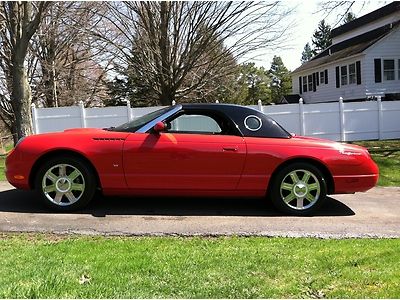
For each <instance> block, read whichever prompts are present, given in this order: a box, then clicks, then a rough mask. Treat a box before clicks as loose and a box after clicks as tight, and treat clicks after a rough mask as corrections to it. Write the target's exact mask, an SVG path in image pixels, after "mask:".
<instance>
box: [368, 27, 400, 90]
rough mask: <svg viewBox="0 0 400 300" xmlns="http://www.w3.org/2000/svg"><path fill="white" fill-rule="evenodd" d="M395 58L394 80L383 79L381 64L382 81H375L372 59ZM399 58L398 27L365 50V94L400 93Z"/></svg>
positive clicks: (399, 30)
mask: <svg viewBox="0 0 400 300" xmlns="http://www.w3.org/2000/svg"><path fill="white" fill-rule="evenodd" d="M376 58H380V59H395V80H384V78H383V66H382V68H381V69H382V70H381V72H382V82H380V83H375V72H374V59H376ZM399 59H400V29H397V30H395V31H393V32H392V33H391V34H389V35H388V36H386V37H384V38H383V39H382V40H381V41H379V42H378V43H376V44H375V45H373V46H371V47H370V48H368V49H367V50H366V51H365V65H364V66H363V74H364V78H365V82H366V93H367V95H374V96H376V95H381V94H385V93H400V78H399V74H398V73H399V68H400V66H399V61H398V60H399Z"/></svg>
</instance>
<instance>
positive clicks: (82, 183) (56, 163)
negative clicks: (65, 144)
mask: <svg viewBox="0 0 400 300" xmlns="http://www.w3.org/2000/svg"><path fill="white" fill-rule="evenodd" d="M35 188H36V190H37V191H38V192H39V193H40V196H41V199H42V201H43V202H44V203H45V204H46V205H47V206H49V207H50V208H52V209H55V210H57V211H72V210H77V209H80V208H83V207H84V206H86V205H87V204H88V203H89V202H90V201H91V200H92V198H93V195H94V193H95V190H96V180H95V176H94V174H93V171H92V170H91V168H90V167H89V166H88V165H87V163H85V162H84V161H82V160H81V159H79V158H76V157H73V156H68V157H62V158H52V159H50V160H48V161H46V162H45V163H44V164H43V165H42V166H41V167H40V169H39V171H38V173H37V176H36V180H35Z"/></svg>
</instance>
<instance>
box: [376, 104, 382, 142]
mask: <svg viewBox="0 0 400 300" xmlns="http://www.w3.org/2000/svg"><path fill="white" fill-rule="evenodd" d="M376 104H377V105H378V139H379V140H382V127H383V111H382V96H378V97H377V101H376Z"/></svg>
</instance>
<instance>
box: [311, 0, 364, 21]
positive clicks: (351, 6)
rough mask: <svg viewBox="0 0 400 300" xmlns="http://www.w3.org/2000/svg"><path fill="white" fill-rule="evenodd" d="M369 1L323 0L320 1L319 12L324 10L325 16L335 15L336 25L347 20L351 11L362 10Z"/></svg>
mask: <svg viewBox="0 0 400 300" xmlns="http://www.w3.org/2000/svg"><path fill="white" fill-rule="evenodd" d="M369 3H370V1H321V2H319V3H318V12H323V13H324V14H325V18H326V17H328V16H335V21H334V22H335V23H334V25H333V27H335V26H337V25H339V24H340V23H342V22H343V20H345V18H346V16H347V15H348V13H349V12H351V11H352V10H353V11H358V12H360V11H361V10H362V9H363V8H364V7H365V6H366V5H368V4H369ZM356 7H357V9H356Z"/></svg>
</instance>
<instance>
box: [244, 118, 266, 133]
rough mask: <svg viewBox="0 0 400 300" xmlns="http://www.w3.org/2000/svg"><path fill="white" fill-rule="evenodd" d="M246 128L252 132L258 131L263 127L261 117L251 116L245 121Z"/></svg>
mask: <svg viewBox="0 0 400 300" xmlns="http://www.w3.org/2000/svg"><path fill="white" fill-rule="evenodd" d="M244 126H245V127H246V128H247V129H248V130H251V131H257V130H259V129H260V128H261V126H262V121H261V119H260V118H259V117H257V116H254V115H250V116H247V117H246V118H245V119H244Z"/></svg>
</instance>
